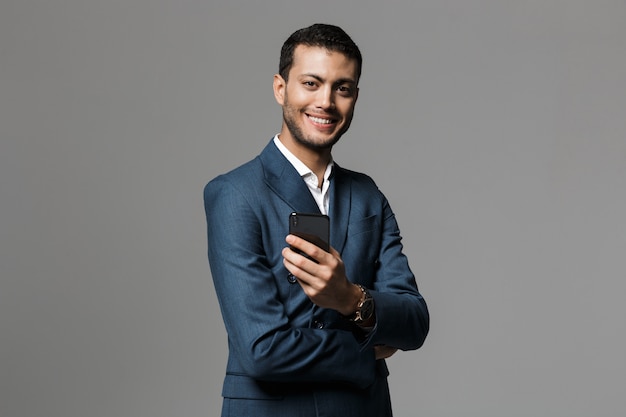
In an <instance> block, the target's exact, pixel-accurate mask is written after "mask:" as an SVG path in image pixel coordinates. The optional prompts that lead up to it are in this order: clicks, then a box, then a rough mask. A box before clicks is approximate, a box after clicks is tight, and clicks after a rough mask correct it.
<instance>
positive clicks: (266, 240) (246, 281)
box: [204, 176, 376, 388]
mask: <svg viewBox="0 0 626 417" xmlns="http://www.w3.org/2000/svg"><path fill="white" fill-rule="evenodd" d="M252 194H253V191H252V190H245V189H244V188H242V187H241V185H240V184H238V183H236V182H235V181H231V180H230V179H229V178H227V177H224V176H222V177H218V178H217V179H215V180H213V181H211V182H210V183H209V184H208V185H207V186H206V187H205V190H204V204H205V211H206V220H207V235H208V257H209V263H210V266H211V275H212V278H213V282H214V285H215V290H216V293H217V297H218V300H219V303H220V309H221V312H222V316H223V319H224V324H225V326H226V331H227V333H228V341H229V350H230V356H231V357H230V358H229V371H233V369H230V368H231V362H233V361H234V362H236V364H234V365H232V366H234V367H235V368H240V369H236V370H235V372H241V373H243V374H245V375H247V376H250V377H252V378H254V379H257V380H264V381H276V382H318V381H333V382H345V383H350V384H353V385H355V386H358V387H361V388H364V387H366V386H368V385H370V384H371V383H372V382H373V381H374V379H375V375H376V365H375V357H374V352H373V350H372V349H361V347H362V346H361V345H360V343H359V342H358V341H357V340H356V338H355V337H354V336H353V334H352V333H351V332H350V331H347V330H340V329H321V330H320V329H315V328H311V326H307V325H302V323H300V325H295V324H294V323H293V322H290V320H289V319H288V317H287V314H286V311H285V306H284V305H283V304H282V302H281V301H280V296H279V290H278V288H277V284H276V281H275V277H274V272H273V270H272V266H273V265H275V264H276V263H277V261H278V259H272V260H270V259H268V255H267V253H266V245H268V244H270V243H271V240H272V239H280V240H281V242H284V236H276V233H273V235H271V236H268V234H269V233H267V232H266V233H263V232H262V231H263V230H265V228H264V227H263V225H262V223H263V220H262V219H261V218H260V215H259V209H258V207H256V206H255V204H258V202H257V201H256V199H251V197H250V196H251V195H252ZM274 244H276V243H274ZM281 262H282V258H281ZM281 265H282V263H281ZM284 271H285V274H286V269H285V270H284ZM296 287H297V285H296ZM302 314H303V315H304V314H305V312H303V313H302Z"/></svg>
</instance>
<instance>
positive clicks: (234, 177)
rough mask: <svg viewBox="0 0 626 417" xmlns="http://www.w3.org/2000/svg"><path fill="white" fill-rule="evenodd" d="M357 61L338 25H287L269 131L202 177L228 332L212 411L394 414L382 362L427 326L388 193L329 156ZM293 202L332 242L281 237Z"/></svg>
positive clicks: (351, 101) (343, 120) (413, 343)
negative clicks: (321, 224) (262, 143)
mask: <svg viewBox="0 0 626 417" xmlns="http://www.w3.org/2000/svg"><path fill="white" fill-rule="evenodd" d="M361 63H362V59H361V53H360V51H359V49H358V47H357V46H356V45H355V44H354V42H353V41H352V39H350V37H349V36H348V35H347V34H346V33H345V32H344V31H343V30H342V29H340V28H338V27H336V26H330V25H322V24H316V25H313V26H311V27H308V28H304V29H300V30H298V31H296V32H295V33H294V34H292V35H291V36H290V37H289V39H287V41H286V42H285V44H284V45H283V48H282V51H281V57H280V67H279V73H278V74H276V75H275V76H274V84H273V86H274V96H275V98H276V101H277V102H278V104H280V105H281V106H282V108H283V124H282V128H281V130H280V133H279V134H278V135H276V136H275V137H274V138H273V139H272V140H271V141H270V143H269V144H268V145H267V146H266V147H265V149H264V150H263V152H262V153H261V154H260V155H259V156H258V157H257V158H255V159H254V160H252V161H250V162H248V163H247V164H245V165H243V166H241V167H239V168H237V169H235V170H233V171H231V172H229V173H227V174H225V175H222V176H219V177H217V178H216V179H214V180H213V181H211V182H210V183H209V184H208V185H207V186H206V188H205V193H204V199H205V209H206V216H207V225H208V253H209V262H210V265H211V273H212V276H213V281H214V283H215V289H216V292H217V296H218V299H219V302H220V308H221V311H222V316H223V319H224V323H225V325H226V330H227V332H228V346H229V358H228V364H227V370H226V378H225V380H224V386H223V391H222V395H223V397H224V402H223V406H222V416H254V417H259V416H260V417H264V416H268V417H281V416H289V417H294V416H306V417H308V416H340V417H350V416H355V417H357V416H358V417H368V416H371V417H384V416H391V404H390V398H389V390H388V385H387V375H388V371H387V367H386V364H385V360H384V359H385V358H387V357H389V356H391V355H393V354H394V353H395V352H396V350H397V349H401V350H411V349H417V348H419V347H420V346H421V345H422V343H423V342H424V339H425V338H426V334H427V333H428V327H429V316H428V310H427V308H426V304H425V302H424V300H423V298H422V296H421V295H420V293H419V292H418V289H417V286H416V283H415V278H414V276H413V274H412V272H411V270H410V269H409V266H408V262H407V259H406V257H405V256H404V255H403V253H402V245H401V243H400V239H401V238H400V234H399V230H398V226H397V223H396V220H395V217H394V214H393V212H392V211H391V208H390V207H389V204H388V203H387V200H386V199H385V197H384V196H383V194H382V193H381V192H380V191H379V190H378V188H377V187H376V185H375V184H374V182H373V181H372V180H371V179H370V178H369V177H367V176H366V175H364V174H359V173H356V172H352V171H348V170H346V169H343V168H341V167H339V165H337V164H336V163H334V161H333V159H332V156H331V149H332V147H333V145H334V144H335V143H336V142H337V141H338V140H339V138H340V137H341V135H342V134H343V133H345V132H346V130H348V127H349V126H350V122H351V120H352V114H353V111H354V105H355V103H356V100H357V97H358V87H357V86H358V82H359V77H360V74H361ZM292 212H305V213H322V214H328V216H329V217H330V220H331V223H330V224H331V226H330V228H331V235H330V244H331V248H330V251H329V252H326V251H324V250H322V249H320V248H319V247H317V246H316V245H314V244H312V243H309V242H307V241H306V240H303V239H301V238H298V237H296V236H294V235H289V234H288V233H289V232H288V226H289V225H288V219H289V214H290V213H292ZM290 247H292V248H294V249H295V250H292V249H291V248H290ZM297 251H301V252H303V253H304V254H306V255H308V256H309V257H310V258H312V259H309V258H307V257H305V256H303V255H302V254H300V253H298V252H297Z"/></svg>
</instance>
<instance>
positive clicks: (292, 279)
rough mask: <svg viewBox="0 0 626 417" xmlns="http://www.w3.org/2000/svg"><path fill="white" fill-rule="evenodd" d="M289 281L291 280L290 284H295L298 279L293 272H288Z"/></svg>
mask: <svg viewBox="0 0 626 417" xmlns="http://www.w3.org/2000/svg"><path fill="white" fill-rule="evenodd" d="M287 281H289V283H290V284H295V283H296V282H297V281H298V279H297V278H296V277H295V276H294V275H293V274H288V275H287Z"/></svg>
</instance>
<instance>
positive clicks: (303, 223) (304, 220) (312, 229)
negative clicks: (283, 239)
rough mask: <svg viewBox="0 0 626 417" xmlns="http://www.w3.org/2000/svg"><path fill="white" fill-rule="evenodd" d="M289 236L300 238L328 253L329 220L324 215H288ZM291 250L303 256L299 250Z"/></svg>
mask: <svg viewBox="0 0 626 417" xmlns="http://www.w3.org/2000/svg"><path fill="white" fill-rule="evenodd" d="M289 234H292V235H296V236H298V237H301V238H302V239H304V240H307V241H309V242H311V243H313V244H314V245H317V246H319V247H320V248H322V249H324V250H325V251H326V252H330V244H329V242H330V218H329V217H328V216H326V215H325V214H315V213H291V214H290V215H289ZM292 249H293V250H294V251H296V252H298V253H300V254H302V255H304V254H303V253H302V252H300V251H299V250H297V249H294V248H292ZM304 256H306V255H304ZM307 258H308V256H307Z"/></svg>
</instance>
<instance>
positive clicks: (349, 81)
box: [300, 73, 356, 85]
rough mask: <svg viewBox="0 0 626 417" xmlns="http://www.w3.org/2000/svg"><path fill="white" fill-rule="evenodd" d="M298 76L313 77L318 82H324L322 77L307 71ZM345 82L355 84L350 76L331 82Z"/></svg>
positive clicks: (335, 83)
mask: <svg viewBox="0 0 626 417" xmlns="http://www.w3.org/2000/svg"><path fill="white" fill-rule="evenodd" d="M300 76H301V77H311V78H315V79H316V80H317V81H319V82H324V81H325V80H324V78H322V77H320V76H319V75H317V74H308V73H307V74H301V75H300ZM345 83H348V84H354V85H356V81H355V80H354V79H352V78H340V79H338V80H337V81H335V82H334V83H333V84H334V85H339V84H345Z"/></svg>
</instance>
